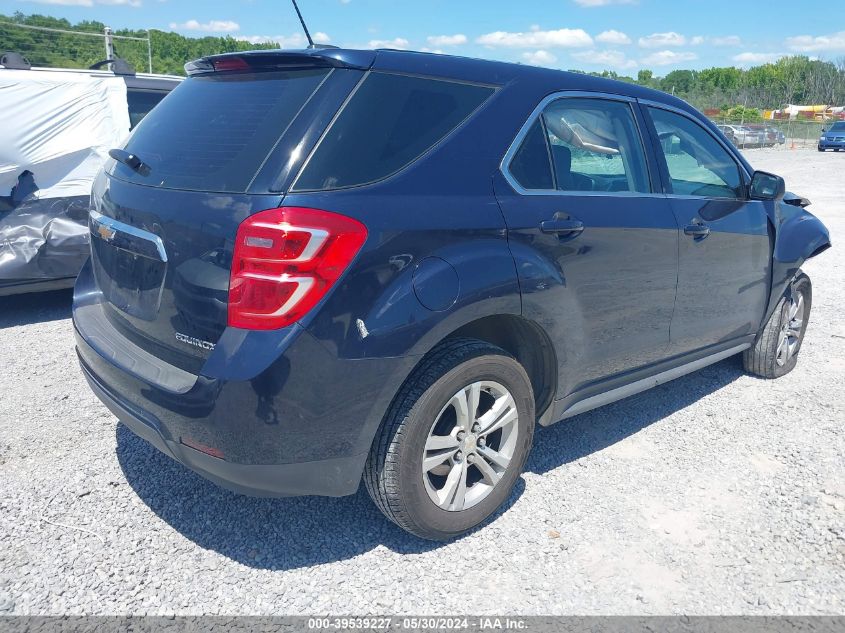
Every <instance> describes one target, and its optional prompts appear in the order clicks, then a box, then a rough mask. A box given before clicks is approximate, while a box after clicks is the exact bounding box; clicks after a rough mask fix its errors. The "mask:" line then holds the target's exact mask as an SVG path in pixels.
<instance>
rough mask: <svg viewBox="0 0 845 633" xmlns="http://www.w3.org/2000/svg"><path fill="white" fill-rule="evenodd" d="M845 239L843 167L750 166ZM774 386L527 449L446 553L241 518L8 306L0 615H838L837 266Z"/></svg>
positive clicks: (841, 485) (347, 501)
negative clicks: (502, 503)
mask: <svg viewBox="0 0 845 633" xmlns="http://www.w3.org/2000/svg"><path fill="white" fill-rule="evenodd" d="M748 155H749V156H750V158H751V160H752V163H753V164H754V165H755V167H757V168H761V169H767V170H771V171H775V172H779V173H781V174H783V175H784V176H785V177H786V178H787V182H788V185H789V188H790V189H792V190H794V191H796V192H799V193H802V194H803V195H806V196H808V197H809V198H810V199H811V200H812V201H813V203H814V205H813V207H812V210H813V211H814V212H816V213H817V214H818V215H819V216H820V217H821V218H822V219H823V220H824V221H825V222H826V223H827V225H828V227H829V228H830V230H831V233H832V234H833V235H834V241H836V237H837V236H839V235H843V234H845V201H843V198H842V194H843V185H842V183H843V182H845V180H843V174H844V173H845V155H843V154H818V153H817V152H815V151H812V152H810V151H793V152H785V151H767V150H756V151H755V150H752V151H749V153H748ZM837 246H838V248H834V249H832V250H830V251H828V252H827V253H825V254H824V255H822V256H821V257H819V258H818V259H816V260H813V261H812V262H810V263H809V264H807V265H806V267H805V270H806V271H807V272H808V273H809V274H810V276H811V277H812V279H813V282H814V297H813V314H812V318H811V324H810V327H809V331H808V333H807V337H806V340H805V342H804V348H803V350H802V353H801V359H800V361H799V363H798V367H797V369H796V370H795V371H794V372H793V373H792V374H790V375H789V376H787V377H786V378H783V379H781V380H777V381H763V380H758V379H756V378H752V377H750V376H746V375H744V374H743V372H742V369H741V365H740V362H739V360H738V359H736V358H734V359H728V360H726V361H724V362H721V363H719V364H717V365H714V366H711V367H709V368H706V369H704V370H702V371H699V372H697V373H695V374H692V375H689V376H687V377H684V378H681V379H679V380H676V381H675V382H672V383H670V384H668V385H664V386H662V387H659V388H657V389H654V390H652V391H650V392H647V393H644V394H640V395H639V396H635V397H633V398H630V399H627V400H625V401H622V402H619V403H616V404H614V405H610V406H607V407H604V408H602V409H599V410H596V411H593V412H591V413H587V414H583V415H581V416H579V417H577V418H573V419H572V420H570V421H568V422H565V423H562V424H559V425H557V426H554V427H551V428H548V429H541V430H540V431H539V432H538V434H537V436H536V441H535V448H534V452H533V454H532V456H531V458H530V460H529V463H528V469H527V472H526V473H525V475H524V477H523V478H522V480H521V482H520V483H519V484H518V486H517V489H516V491H515V492H514V495H513V496H512V498H511V500H510V503H509V507H508V508H507V510H506V511H505V512H503V513H502V514H500V515H499V516H498V517H497V518H496V519H495V520H494V521H493V522H492V523H491V524H490V525H488V526H487V527H485V528H484V529H483V530H480V531H477V532H475V533H473V534H470V535H469V536H467V537H465V538H463V539H461V540H459V541H457V542H454V543H450V544H447V545H442V544H431V543H426V542H421V541H419V540H416V539H414V538H413V537H410V536H407V535H406V534H404V533H403V532H401V531H400V530H399V529H398V528H396V527H394V526H392V525H391V524H389V523H388V522H386V521H385V520H384V519H383V518H382V517H381V515H380V514H379V513H378V511H377V510H376V509H375V508H374V506H373V505H372V504H371V503H370V501H369V499H368V498H367V496H366V493H365V492H364V490H363V487H362V489H361V490H360V491H359V493H358V494H357V495H355V496H352V497H347V498H343V499H322V498H303V499H287V500H262V499H251V498H247V497H242V496H237V495H234V494H231V493H229V492H226V491H223V490H221V489H219V488H217V487H215V486H214V485H213V484H210V483H207V482H206V481H204V480H203V479H201V478H200V477H198V476H196V475H194V474H192V473H191V472H189V471H188V470H186V469H184V468H183V467H181V466H179V465H178V464H176V463H175V462H172V461H170V460H169V459H168V458H167V457H164V456H162V455H161V454H159V453H158V452H157V451H156V450H155V449H153V448H152V447H150V446H148V445H147V444H145V443H144V442H143V441H141V440H139V439H137V438H135V437H134V436H133V435H132V434H131V433H130V432H129V431H128V430H127V429H125V428H124V427H122V426H120V425H119V424H117V422H116V420H115V419H114V417H113V416H112V415H111V414H110V413H109V412H108V411H107V410H106V408H105V407H104V406H102V405H101V404H100V403H99V401H97V400H96V399H95V398H94V396H93V395H91V393H90V392H89V390H88V388H87V386H86V384H85V382H84V380H83V378H82V376H81V374H80V372H79V370H78V369H77V365H76V359H75V355H74V353H73V343H72V336H71V331H72V328H71V323H70V320H69V307H68V304H69V300H70V296H69V294H68V293H54V294H50V295H42V296H29V297H23V298H16V299H9V298H4V299H0V302H2V306H3V309H2V314H0V358H2V373H3V393H2V396H0V542H2V546H0V612H2V611H5V612H11V613H18V614H64V613H70V614H91V613H93V614H118V613H120V614H126V613H132V614H144V613H156V614H171V613H179V614H203V613H216V614H237V613H254V614H270V613H274V614H301V613H332V614H336V613H366V612H381V613H426V614H435V613H438V614H439V613H442V614H448V613H466V612H473V613H500V614H501V613H508V614H534V613H551V614H569V613H578V614H626V613H636V614H649V613H661V614H666V613H687V614H728V613H730V614H738V613H749V614H758V613H759V614H770V613H786V614H813V613H835V614H842V613H845V457H844V455H845V436H843V433H842V427H843V422H845V328H843V325H842V324H843V320H842V306H843V305H845V266H843V263H845V251H843V250H842V246H841V245H839V244H837Z"/></svg>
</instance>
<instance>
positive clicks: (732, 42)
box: [710, 35, 742, 46]
mask: <svg viewBox="0 0 845 633" xmlns="http://www.w3.org/2000/svg"><path fill="white" fill-rule="evenodd" d="M710 43H711V44H713V46H741V45H742V40H741V39H740V37H739V35H726V36H724V37H711V38H710Z"/></svg>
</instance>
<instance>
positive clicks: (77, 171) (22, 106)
mask: <svg viewBox="0 0 845 633" xmlns="http://www.w3.org/2000/svg"><path fill="white" fill-rule="evenodd" d="M128 134H129V110H128V107H127V98H126V83H125V82H124V81H123V79H122V78H120V77H114V76H108V75H92V74H89V73H79V72H64V71H50V70H46V71H45V70H10V69H0V287H2V286H3V285H4V284H9V283H11V284H17V283H21V282H27V281H38V280H45V279H61V278H70V277H75V276H76V275H77V274H78V273H79V270H80V268H81V267H82V264H83V263H84V262H85V260H86V259H87V258H88V248H89V247H88V226H87V220H88V197H89V196H90V194H91V185H92V183H93V180H94V177H95V176H96V174H97V171H98V170H99V169H100V167H101V166H102V164H103V162H104V161H105V160H106V158H107V157H108V151H109V150H110V149H112V148H114V147H121V146H122V145H123V142H124V140H125V139H126V136H127V135H128ZM13 189H14V191H13ZM13 194H14V195H13Z"/></svg>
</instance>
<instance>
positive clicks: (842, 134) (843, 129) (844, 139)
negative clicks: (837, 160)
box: [819, 121, 845, 152]
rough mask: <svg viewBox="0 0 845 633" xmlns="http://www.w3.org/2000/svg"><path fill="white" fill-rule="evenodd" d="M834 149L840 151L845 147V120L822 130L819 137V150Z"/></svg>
mask: <svg viewBox="0 0 845 633" xmlns="http://www.w3.org/2000/svg"><path fill="white" fill-rule="evenodd" d="M828 149H832V150H833V151H834V152H838V151H839V150H840V149H845V121H837V122H836V123H834V124H833V125H831V126H830V127H829V128H827V129H825V130H822V135H821V137H820V138H819V151H820V152H823V151H825V150H828Z"/></svg>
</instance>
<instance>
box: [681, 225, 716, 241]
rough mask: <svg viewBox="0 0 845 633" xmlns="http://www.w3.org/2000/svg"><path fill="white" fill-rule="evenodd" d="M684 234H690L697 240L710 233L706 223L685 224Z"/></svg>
mask: <svg viewBox="0 0 845 633" xmlns="http://www.w3.org/2000/svg"><path fill="white" fill-rule="evenodd" d="M684 234H685V235H692V236H693V237H694V238H695V239H697V240H703V239H704V238H705V237H707V236H708V235H710V227H709V226H707V225H706V224H687V225H686V226H685V227H684Z"/></svg>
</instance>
